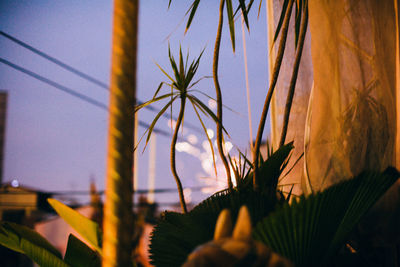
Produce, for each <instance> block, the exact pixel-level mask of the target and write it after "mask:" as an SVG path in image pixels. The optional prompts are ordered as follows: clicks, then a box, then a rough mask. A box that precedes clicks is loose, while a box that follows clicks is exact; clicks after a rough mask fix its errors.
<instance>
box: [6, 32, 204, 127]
mask: <svg viewBox="0 0 400 267" xmlns="http://www.w3.org/2000/svg"><path fill="white" fill-rule="evenodd" d="M0 35H2V36H3V37H5V38H7V39H9V40H10V41H12V42H14V43H16V44H18V45H20V46H22V47H24V48H25V49H28V50H29V51H31V52H33V53H35V54H37V55H39V56H41V57H43V58H45V59H47V60H49V61H51V62H53V63H54V64H56V65H58V66H60V67H61V68H63V69H65V70H67V71H69V72H71V73H74V74H76V75H78V76H79V77H81V78H83V79H85V80H87V81H89V82H91V83H93V84H95V85H97V86H99V87H101V88H103V89H105V90H106V91H109V86H108V85H107V84H105V83H104V82H102V81H100V80H98V79H96V78H94V77H92V76H90V75H88V74H86V73H84V72H82V71H80V70H78V69H76V68H74V67H72V66H71V65H68V64H66V63H64V62H62V61H61V60H59V59H57V58H55V57H52V56H50V55H49V54H47V53H45V52H43V51H41V50H39V49H37V48H35V47H33V46H31V45H29V44H27V43H25V42H23V41H21V40H19V39H17V38H15V37H13V36H11V35H9V34H7V33H5V32H3V31H0ZM136 101H137V104H139V105H141V104H143V103H144V102H143V101H140V100H139V99H136ZM144 108H146V109H148V110H150V111H152V112H156V113H158V112H159V110H158V109H156V108H154V107H152V106H149V105H147V106H145V107H144ZM162 116H163V117H165V118H168V119H171V118H172V119H173V120H175V121H176V117H174V116H171V115H170V114H168V112H166V113H164V114H163V115H162ZM185 124H186V125H185V127H187V128H190V129H192V130H195V131H196V132H199V133H202V132H203V131H202V130H201V129H199V128H198V127H196V126H194V125H192V124H190V123H187V122H186V123H185Z"/></svg>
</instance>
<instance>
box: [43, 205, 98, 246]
mask: <svg viewBox="0 0 400 267" xmlns="http://www.w3.org/2000/svg"><path fill="white" fill-rule="evenodd" d="M47 201H48V202H49V204H50V205H51V206H52V207H53V209H54V210H55V211H56V212H57V214H58V215H60V217H61V218H63V219H64V220H65V221H66V222H67V223H68V224H69V225H70V226H71V227H72V228H74V229H75V231H77V232H78V233H79V234H80V235H81V236H82V237H83V238H84V239H85V240H86V241H87V242H89V244H90V245H92V246H93V247H94V248H95V249H96V250H97V251H98V252H99V253H100V254H101V238H102V237H101V231H100V228H99V225H98V224H97V223H96V222H94V221H92V220H90V219H88V218H86V217H85V216H83V215H82V214H80V213H79V212H77V211H75V210H73V209H71V208H70V207H68V206H66V205H64V204H63V203H61V202H60V201H58V200H56V199H52V198H49V199H47Z"/></svg>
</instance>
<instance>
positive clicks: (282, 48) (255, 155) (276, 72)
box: [253, 0, 293, 190]
mask: <svg viewBox="0 0 400 267" xmlns="http://www.w3.org/2000/svg"><path fill="white" fill-rule="evenodd" d="M292 7H293V0H290V1H289V4H288V7H287V9H286V13H285V19H284V21H283V25H282V29H281V31H282V33H281V40H280V42H279V48H278V54H277V58H276V62H275V65H274V69H273V72H272V77H271V82H270V86H269V89H268V93H267V97H266V98H265V102H264V107H263V111H262V114H261V119H260V124H259V125H258V131H257V137H256V143H255V145H254V151H253V159H254V161H253V168H254V174H253V187H254V189H255V190H258V188H257V187H258V177H257V173H258V161H259V154H260V145H261V139H262V134H263V131H264V127H265V121H266V119H267V114H268V109H269V105H270V103H271V99H272V95H273V93H274V90H275V86H276V83H277V81H278V76H279V71H280V69H281V64H282V59H283V54H284V52H285V45H286V39H287V33H288V29H289V21H290V15H291V13H292Z"/></svg>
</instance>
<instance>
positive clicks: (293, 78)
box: [279, 4, 308, 147]
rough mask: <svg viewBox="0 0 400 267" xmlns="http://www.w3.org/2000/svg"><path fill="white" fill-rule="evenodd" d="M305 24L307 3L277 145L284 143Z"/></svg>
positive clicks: (301, 50) (305, 30)
mask: <svg viewBox="0 0 400 267" xmlns="http://www.w3.org/2000/svg"><path fill="white" fill-rule="evenodd" d="M307 25H308V6H307V4H305V8H304V16H303V18H302V21H301V26H300V36H299V43H298V46H297V49H296V58H295V61H294V65H293V72H292V77H291V79H290V84H289V90H288V95H287V98H286V106H285V114H284V117H283V125H282V133H281V140H280V142H279V147H282V146H283V145H284V144H285V139H286V134H287V129H288V125H289V117H290V110H291V108H292V103H293V97H294V91H295V87H296V81H297V75H298V73H299V66H300V61H301V55H302V54H303V46H304V40H305V37H306V33H307Z"/></svg>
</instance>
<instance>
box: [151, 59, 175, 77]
mask: <svg viewBox="0 0 400 267" xmlns="http://www.w3.org/2000/svg"><path fill="white" fill-rule="evenodd" d="M155 64H156V65H157V67H158V68H159V69H160V70H161V71H162V73H164V74H165V76H167V77H168V79H170V80H171V82H175V80H174V79H173V78H172V77H171V76H169V74H168V73H167V72H166V71H165V70H164V69H163V68H162V67H161V66H160V65H158V63H157V62H155Z"/></svg>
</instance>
